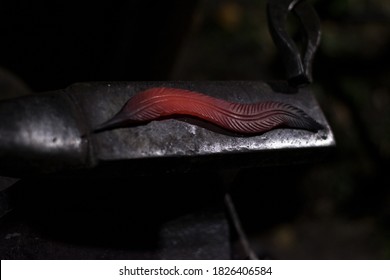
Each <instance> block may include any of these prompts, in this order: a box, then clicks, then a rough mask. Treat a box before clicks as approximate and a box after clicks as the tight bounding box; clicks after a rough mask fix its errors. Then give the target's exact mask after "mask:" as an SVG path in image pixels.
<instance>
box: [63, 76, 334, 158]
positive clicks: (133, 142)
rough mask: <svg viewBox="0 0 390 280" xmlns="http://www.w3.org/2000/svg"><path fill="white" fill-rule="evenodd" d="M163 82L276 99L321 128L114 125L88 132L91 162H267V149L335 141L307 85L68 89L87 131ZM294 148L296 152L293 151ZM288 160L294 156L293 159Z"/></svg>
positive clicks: (172, 122)
mask: <svg viewBox="0 0 390 280" xmlns="http://www.w3.org/2000/svg"><path fill="white" fill-rule="evenodd" d="M156 86H165V87H176V88H183V89H189V90H193V91H198V92H201V93H204V94H208V95H210V96H214V97H217V98H222V99H226V100H230V101H235V102H242V103H252V102H259V101H265V100H275V101H280V102H286V103H290V104H292V105H294V106H296V107H298V108H301V109H303V110H304V111H305V112H306V113H308V114H309V115H310V116H311V117H312V118H314V119H315V120H316V121H318V122H319V123H321V124H322V125H323V126H324V129H323V130H321V131H319V132H317V133H313V132H309V131H305V130H298V129H285V128H283V129H275V130H272V131H269V132H266V133H264V134H261V135H257V136H241V135H229V134H226V133H219V132H218V131H215V129H213V127H207V124H206V125H204V124H203V125H197V124H193V121H192V120H191V119H190V118H188V119H167V120H158V121H152V122H150V123H148V124H146V125H140V126H135V127H129V128H119V129H114V130H110V131H103V132H100V133H96V134H91V135H90V141H91V151H92V155H93V162H94V163H95V164H97V163H99V162H110V161H118V160H129V159H131V160H133V159H134V160H135V159H153V158H154V159H159V158H176V159H184V158H188V157H191V156H197V157H200V158H202V156H204V158H208V159H209V158H210V157H208V156H211V157H212V156H214V155H215V156H216V155H221V154H222V155H231V156H233V157H234V155H237V154H252V155H253V154H254V155H257V153H260V152H267V153H266V154H264V155H263V156H261V155H258V159H261V160H262V161H264V162H266V161H267V158H268V157H272V156H273V155H272V153H269V152H274V154H275V155H276V154H278V153H279V154H280V153H282V152H283V151H288V150H290V151H291V150H293V151H294V156H295V157H299V154H300V152H299V151H302V153H301V155H305V153H304V152H303V150H305V149H310V150H313V149H314V150H318V148H329V147H332V146H334V145H335V140H334V137H333V134H332V132H331V129H330V127H329V124H328V123H327V121H326V119H325V117H324V115H323V113H322V111H321V109H320V107H319V105H318V103H317V102H316V100H315V98H314V96H313V94H312V93H311V92H310V89H300V90H299V92H297V93H294V94H286V93H277V92H274V91H273V90H272V89H271V87H270V86H269V85H268V84H266V83H263V82H259V81H237V82H235V81H229V82H199V81H196V82H131V83H130V82H128V83H125V82H116V83H91V84H89V83H84V84H76V85H74V86H72V87H71V88H69V89H68V91H67V92H68V93H69V94H71V95H73V100H75V101H76V102H77V103H79V104H78V106H80V108H81V109H82V111H83V112H86V115H85V117H86V122H87V124H88V126H89V127H90V128H91V129H92V128H94V127H97V126H98V125H99V124H101V123H103V122H105V121H106V120H108V119H110V118H111V117H112V116H113V115H114V114H115V113H117V112H118V111H119V110H120V109H121V107H122V106H123V105H124V104H125V102H126V101H127V100H128V99H129V98H130V97H131V96H133V95H135V94H136V93H137V92H139V91H141V90H144V89H146V88H149V87H156ZM297 149H298V150H299V151H297ZM291 161H292V162H293V161H294V159H293V158H292V159H291Z"/></svg>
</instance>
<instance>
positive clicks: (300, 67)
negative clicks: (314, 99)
mask: <svg viewBox="0 0 390 280" xmlns="http://www.w3.org/2000/svg"><path fill="white" fill-rule="evenodd" d="M292 11H293V12H294V13H295V14H296V15H297V16H298V18H299V20H300V22H301V26H302V28H303V30H304V33H305V37H306V38H305V46H304V54H303V57H302V55H301V53H300V51H299V49H298V47H297V45H296V44H295V43H294V41H293V40H292V39H291V37H290V36H289V34H288V33H287V30H286V20H287V15H288V14H289V13H290V12H292ZM267 15H268V26H269V29H270V33H271V36H272V38H273V40H274V42H275V45H276V46H277V47H278V49H279V51H280V53H281V54H282V57H283V60H284V64H285V67H286V71H287V78H288V81H289V83H290V84H291V85H293V86H299V85H302V84H307V83H311V82H312V81H313V78H312V73H311V72H312V61H313V58H314V54H315V52H316V50H317V48H318V45H319V43H320V38H321V31H320V20H319V18H318V16H317V13H316V11H315V10H314V9H313V7H312V6H311V5H310V4H309V3H307V2H306V1H305V0H269V1H268V5H267Z"/></svg>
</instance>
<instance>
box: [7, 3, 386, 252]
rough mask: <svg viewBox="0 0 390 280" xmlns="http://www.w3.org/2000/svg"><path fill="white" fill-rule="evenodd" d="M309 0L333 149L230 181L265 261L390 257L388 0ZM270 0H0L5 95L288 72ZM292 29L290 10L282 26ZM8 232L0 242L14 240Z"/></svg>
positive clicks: (320, 95) (317, 86)
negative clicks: (315, 17) (91, 84)
mask: <svg viewBox="0 0 390 280" xmlns="http://www.w3.org/2000/svg"><path fill="white" fill-rule="evenodd" d="M309 2H310V3H312V4H313V6H314V7H315V9H316V10H317V12H318V14H319V17H320V18H321V23H322V34H323V36H322V42H321V46H320V48H319V50H318V53H317V55H316V58H315V61H314V70H313V71H314V73H313V77H314V81H315V82H314V84H313V85H312V87H313V92H314V94H315V96H316V98H317V100H318V102H319V104H320V106H321V108H322V110H323V111H324V113H325V115H326V117H327V119H328V121H329V123H330V125H331V127H332V129H333V132H334V134H335V137H336V142H337V148H336V151H335V152H334V153H332V154H330V156H329V157H328V158H326V159H325V160H324V161H322V162H321V163H316V164H312V165H305V166H281V167H273V168H262V169H259V168H253V169H245V170H237V172H236V173H235V174H236V175H235V176H234V178H232V179H231V180H229V187H230V188H231V192H232V196H233V200H234V201H235V202H236V205H237V210H238V212H239V214H240V216H241V218H242V222H243V226H244V228H245V229H246V231H247V233H248V236H249V239H250V241H251V244H252V246H253V248H254V249H255V251H256V253H257V254H258V255H259V256H260V257H263V258H276V259H388V258H390V178H389V177H390V175H389V173H390V164H389V163H390V113H389V110H388V108H389V106H390V92H389V90H390V68H389V63H390V57H389V56H390V2H389V1H387V0H317V1H314V0H313V1H309ZM265 4H266V3H265V1H264V0H240V1H239V0H216V1H206V0H199V1H195V0H194V1H179V0H170V1H151V0H138V1H137V0H129V1H111V2H102V3H94V4H93V6H87V5H85V4H81V3H80V2H77V3H72V2H69V1H67V2H53V1H51V2H50V1H1V3H0V34H1V41H2V43H1V45H0V68H1V69H0V70H1V71H0V74H1V76H0V77H1V80H2V81H0V89H1V90H2V93H0V94H1V95H2V98H9V97H15V96H16V95H25V94H29V93H32V92H34V93H39V92H44V91H48V90H55V89H61V88H64V87H67V86H69V85H70V84H72V83H76V82H84V81H113V80H126V81H139V80H141V81H145V80H271V79H276V80H278V79H283V78H284V68H283V65H282V63H281V61H280V58H279V56H278V53H277V51H276V48H275V47H274V45H273V43H272V40H271V37H270V35H269V33H268V27H267V20H266V13H265ZM297 28H298V25H297V24H296V22H295V21H294V20H293V19H291V21H289V30H290V32H291V34H295V33H296V32H297ZM210 173H213V170H211V171H210ZM209 175H210V174H209V173H208V174H206V175H204V176H209ZM281 175H283V176H281ZM181 176H182V175H181ZM222 177H223V176H222ZM221 180H223V178H222V179H221ZM216 184H217V183H216ZM16 233H18V232H16ZM12 234H14V233H12V232H8V233H6V234H4V237H3V238H7V240H8V241H7V242H9V243H10V244H12V242H15V246H16V244H17V243H18V242H19V246H20V241H18V239H20V233H19V235H18V234H16V235H15V234H14V235H12ZM53 254H54V255H53V257H54V258H55V252H53ZM8 257H12V256H10V255H8ZM31 257H33V256H31ZM59 257H61V256H59Z"/></svg>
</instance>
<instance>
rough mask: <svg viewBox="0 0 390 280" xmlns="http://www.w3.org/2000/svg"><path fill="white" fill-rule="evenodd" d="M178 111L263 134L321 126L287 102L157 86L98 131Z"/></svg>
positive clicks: (138, 96) (242, 131) (236, 129)
mask: <svg viewBox="0 0 390 280" xmlns="http://www.w3.org/2000/svg"><path fill="white" fill-rule="evenodd" d="M177 115H186V116H192V117H196V118H200V119H202V120H205V121H208V122H211V123H213V124H215V125H218V126H220V127H222V128H224V129H226V130H229V131H232V132H236V133H239V134H260V133H264V132H266V131H269V130H271V129H273V128H277V127H290V128H297V129H305V130H309V131H313V132H315V131H318V130H320V129H322V125H321V124H319V123H318V122H316V121H315V120H313V119H312V118H311V117H310V116H308V115H307V114H306V113H305V112H304V111H302V110H301V109H298V108H296V107H294V106H292V105H289V104H286V103H282V102H275V101H265V102H259V103H253V104H244V103H234V102H229V101H226V100H222V99H218V98H214V97H211V96H208V95H205V94H202V93H198V92H194V91H190V90H184V89H177V88H166V87H156V88H150V89H147V90H145V91H142V92H140V93H138V94H136V95H135V96H133V97H132V98H130V99H129V100H128V101H127V103H126V104H125V105H124V106H123V108H122V109H121V110H120V111H119V113H117V114H116V115H115V116H114V117H113V118H112V119H110V120H108V121H107V122H105V123H103V124H102V125H100V126H99V127H98V128H96V129H95V131H102V130H107V129H112V128H116V127H123V126H126V125H130V124H138V123H145V122H149V121H152V120H156V119H159V118H161V117H170V116H177Z"/></svg>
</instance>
